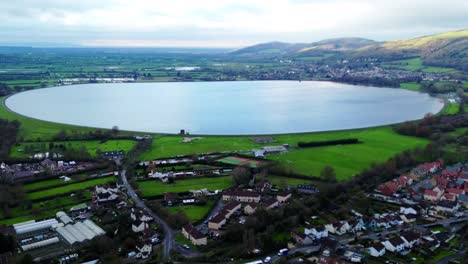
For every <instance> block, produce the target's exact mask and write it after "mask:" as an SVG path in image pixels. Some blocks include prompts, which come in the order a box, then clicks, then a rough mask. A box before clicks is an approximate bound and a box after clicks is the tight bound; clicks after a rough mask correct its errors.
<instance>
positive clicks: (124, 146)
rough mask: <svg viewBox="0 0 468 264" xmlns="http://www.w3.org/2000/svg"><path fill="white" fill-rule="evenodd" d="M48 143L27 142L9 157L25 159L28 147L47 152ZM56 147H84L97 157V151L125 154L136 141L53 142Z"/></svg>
mask: <svg viewBox="0 0 468 264" xmlns="http://www.w3.org/2000/svg"><path fill="white" fill-rule="evenodd" d="M49 143H50V142H32V143H30V142H28V143H20V144H17V145H15V146H13V147H12V149H11V151H10V157H12V158H27V157H28V156H29V155H30V154H27V153H24V152H23V151H24V149H25V148H26V146H28V147H29V148H31V149H34V150H36V152H46V151H49ZM53 143H54V144H55V145H56V146H57V145H63V146H65V148H67V149H75V150H79V149H81V148H82V147H85V148H86V150H87V152H88V153H89V155H90V156H91V157H96V156H97V150H100V151H112V150H123V151H125V153H127V152H128V151H129V150H131V149H132V148H133V147H134V146H135V144H136V141H134V140H107V141H104V142H102V141H100V140H90V141H65V142H63V141H54V142H53Z"/></svg>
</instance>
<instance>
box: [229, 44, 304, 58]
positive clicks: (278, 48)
mask: <svg viewBox="0 0 468 264" xmlns="http://www.w3.org/2000/svg"><path fill="white" fill-rule="evenodd" d="M304 45H306V44H298V43H286V42H277V41H275V42H267V43H261V44H257V45H254V46H250V47H246V48H242V49H239V50H235V51H232V52H231V54H232V55H242V56H247V55H280V54H286V53H289V52H292V51H295V50H298V49H301V48H303V47H304Z"/></svg>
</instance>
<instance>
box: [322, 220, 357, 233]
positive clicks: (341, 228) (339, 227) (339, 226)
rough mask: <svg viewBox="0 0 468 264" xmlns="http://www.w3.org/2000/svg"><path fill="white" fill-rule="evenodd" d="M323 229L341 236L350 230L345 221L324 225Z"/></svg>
mask: <svg viewBox="0 0 468 264" xmlns="http://www.w3.org/2000/svg"><path fill="white" fill-rule="evenodd" d="M325 228H326V229H327V230H328V232H330V233H332V234H337V235H339V236H341V235H343V234H344V233H346V232H348V231H349V230H350V229H351V226H349V224H348V222H347V221H340V222H335V223H332V224H326V225H325Z"/></svg>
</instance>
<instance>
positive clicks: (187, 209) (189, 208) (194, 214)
mask: <svg viewBox="0 0 468 264" xmlns="http://www.w3.org/2000/svg"><path fill="white" fill-rule="evenodd" d="M214 203H215V202H214V201H212V200H209V201H208V202H207V203H206V204H205V205H181V206H174V207H169V211H170V212H171V213H176V212H184V213H185V215H187V217H188V218H189V219H190V222H192V223H197V222H199V221H201V220H203V218H204V217H205V216H206V215H208V213H209V212H210V211H211V208H213V206H214Z"/></svg>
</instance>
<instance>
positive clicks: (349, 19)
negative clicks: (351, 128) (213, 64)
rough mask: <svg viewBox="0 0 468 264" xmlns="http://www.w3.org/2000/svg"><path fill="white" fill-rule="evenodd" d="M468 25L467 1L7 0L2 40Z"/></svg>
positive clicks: (211, 36)
mask: <svg viewBox="0 0 468 264" xmlns="http://www.w3.org/2000/svg"><path fill="white" fill-rule="evenodd" d="M463 28H468V1H467V0H439V1H437V0H329V1H325V0H11V1H10V0H0V43H1V44H25V45H28V44H34V43H48V44H60V45H62V44H67V45H85V46H185V47H201V46H203V47H205V46H206V47H241V46H246V45H250V44H255V43H259V42H266V41H273V40H275V41H285V42H312V41H317V40H321V39H325V38H334V37H365V38H370V39H374V40H394V39H402V38H408V37H416V36H421V35H428V34H433V33H439V32H444V31H448V30H455V29H463Z"/></svg>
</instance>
